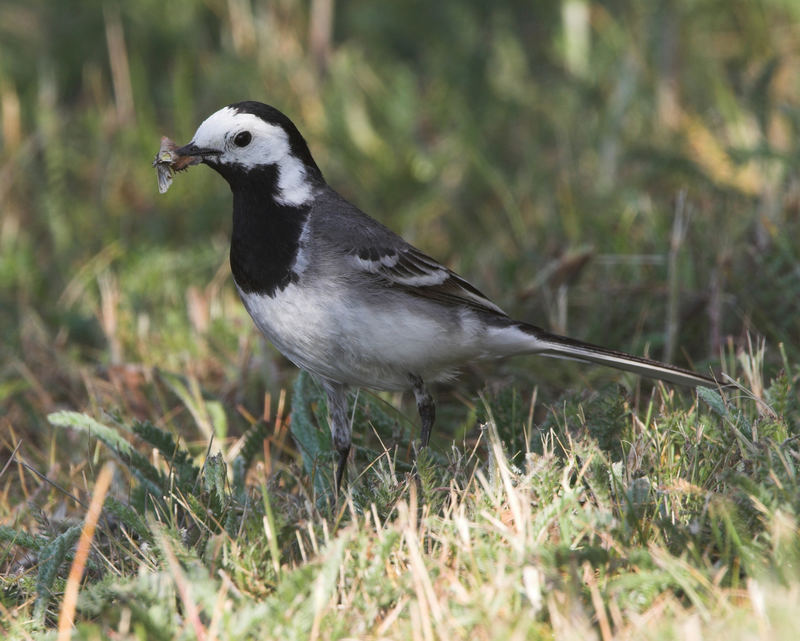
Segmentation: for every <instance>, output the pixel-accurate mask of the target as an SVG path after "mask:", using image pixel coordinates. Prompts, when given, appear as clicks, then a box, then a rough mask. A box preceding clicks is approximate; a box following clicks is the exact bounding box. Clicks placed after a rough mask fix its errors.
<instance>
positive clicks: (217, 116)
mask: <svg viewBox="0 0 800 641" xmlns="http://www.w3.org/2000/svg"><path fill="white" fill-rule="evenodd" d="M244 132H247V133H249V134H250V141H249V142H248V143H247V144H246V145H245V146H243V147H242V146H239V145H237V144H236V142H235V140H236V136H237V135H239V134H242V133H244ZM192 143H193V144H195V145H197V146H198V147H200V148H202V149H214V150H216V151H219V152H220V155H219V156H217V157H216V158H215V162H217V163H219V164H221V165H238V166H239V167H242V169H244V170H249V169H255V168H257V167H263V166H265V165H276V166H277V167H278V193H276V194H275V200H276V202H278V203H279V204H281V205H290V206H298V205H303V204H305V203H306V202H308V200H310V198H311V196H312V192H313V189H312V185H311V183H310V182H309V181H308V179H307V175H306V169H305V166H304V165H303V163H302V161H301V160H300V159H299V158H297V157H296V156H294V155H292V150H291V147H290V145H289V137H288V135H287V133H286V131H285V130H284V129H283V127H280V126H278V125H273V124H270V123H268V122H265V121H264V120H262V119H261V118H259V117H258V116H256V115H254V114H249V113H239V112H237V111H236V110H235V109H232V108H231V107H223V108H222V109H220V110H219V111H217V112H216V113H213V114H211V115H210V116H209V117H208V118H206V119H205V120H204V121H203V122H202V124H201V125H200V126H199V127H198V128H197V131H196V132H195V134H194V138H193V139H192Z"/></svg>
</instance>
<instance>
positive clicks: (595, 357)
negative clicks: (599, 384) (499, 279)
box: [518, 323, 718, 387]
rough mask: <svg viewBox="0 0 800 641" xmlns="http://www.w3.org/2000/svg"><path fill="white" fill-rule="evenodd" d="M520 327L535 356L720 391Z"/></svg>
mask: <svg viewBox="0 0 800 641" xmlns="http://www.w3.org/2000/svg"><path fill="white" fill-rule="evenodd" d="M518 327H519V329H521V330H522V331H523V332H525V333H526V334H528V335H530V336H531V337H533V338H534V339H535V341H536V343H535V344H536V347H535V349H533V350H532V351H533V352H534V353H536V354H542V355H543V356H553V357H556V358H566V359H570V360H576V361H582V362H584V363H597V364H599V365H607V366H608V367H614V368H616V369H621V370H625V371H627V372H634V373H636V374H640V375H642V376H646V377H647V378H655V379H658V380H662V381H668V382H670V383H678V384H679V385H689V386H691V387H698V386H700V387H717V385H718V384H717V382H716V381H715V380H714V379H713V378H709V377H708V376H703V375H702V374H696V373H695V372H690V371H689V370H687V369H683V368H681V367H675V366H674V365H668V364H667V363H660V362H659V361H654V360H651V359H649V358H642V357H641V356H633V355H632V354H626V353H625V352H618V351H616V350H613V349H608V348H606V347H600V346H599V345H592V344H591V343H584V342H583V341H579V340H575V339H574V338H568V337H566V336H559V335H558V334H551V333H550V332H547V331H545V330H543V329H541V328H539V327H536V326H535V325H528V324H527V323H519V324H518Z"/></svg>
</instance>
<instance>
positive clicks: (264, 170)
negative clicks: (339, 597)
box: [154, 102, 715, 488]
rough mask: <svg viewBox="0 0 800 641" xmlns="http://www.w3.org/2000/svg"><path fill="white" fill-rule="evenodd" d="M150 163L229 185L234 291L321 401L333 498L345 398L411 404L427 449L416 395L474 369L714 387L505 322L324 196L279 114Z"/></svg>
mask: <svg viewBox="0 0 800 641" xmlns="http://www.w3.org/2000/svg"><path fill="white" fill-rule="evenodd" d="M163 149H164V148H163V144H162V150H163ZM159 156H160V157H161V160H159V157H157V158H156V163H154V164H158V163H161V164H162V165H164V164H167V165H168V166H169V168H170V169H173V168H174V169H184V168H186V167H187V166H189V165H192V164H197V163H204V164H206V165H208V166H209V167H211V168H212V169H214V170H216V171H217V172H218V173H219V174H221V175H222V177H223V178H225V180H227V181H228V184H229V185H230V188H231V191H232V192H233V234H232V237H231V253H230V262H231V270H232V272H233V278H234V281H235V283H236V288H237V289H238V290H239V295H240V296H241V298H242V301H243V302H244V306H245V307H246V308H247V311H248V312H249V313H250V316H251V317H252V318H253V321H254V322H255V324H256V326H257V327H258V329H259V330H260V331H261V333H262V334H263V335H264V336H265V337H266V338H267V339H269V340H270V341H271V342H272V344H273V345H275V347H277V348H278V349H279V350H280V351H281V352H282V353H283V354H284V355H285V356H286V357H287V358H288V359H289V360H290V361H292V362H293V363H295V364H296V365H297V366H298V367H301V368H302V369H304V370H306V371H308V372H310V373H311V374H313V375H314V376H315V377H316V378H317V380H318V381H319V382H320V383H321V384H322V386H323V388H324V389H325V392H326V393H327V398H328V409H329V412H330V428H331V434H332V437H333V444H334V447H335V448H336V450H337V452H338V453H339V464H338V468H337V472H336V487H337V488H340V487H341V483H342V477H343V474H344V470H345V467H346V463H347V457H348V454H349V452H350V440H351V435H350V422H349V419H348V411H347V390H348V388H349V387H367V388H370V389H376V390H409V389H410V390H413V392H414V396H415V397H416V401H417V407H418V409H419V414H420V418H421V421H422V429H421V440H422V445H423V446H426V445H427V444H428V440H429V438H430V434H431V428H432V427H433V422H434V416H435V406H434V402H433V398H432V397H431V395H430V394H429V393H428V390H427V388H426V387H425V383H426V382H430V381H441V380H446V379H448V378H451V377H452V376H453V375H454V373H455V372H456V371H457V369H458V367H459V366H461V365H463V364H464V363H467V362H469V361H473V360H478V359H486V358H496V357H503V356H513V355H517V354H542V355H544V356H555V357H559V358H566V359H572V360H578V361H583V362H589V363H599V364H601V365H608V366H610V367H615V368H618V369H622V370H627V371H630V372H635V373H637V374H641V375H643V376H647V377H650V378H656V379H661V380H664V381H669V382H672V383H679V384H683V385H691V386H706V387H713V386H715V382H714V380H712V379H711V378H708V377H706V376H702V375H700V374H696V373H694V372H690V371H688V370H684V369H681V368H678V367H674V366H672V365H667V364H665V363H659V362H657V361H653V360H650V359H647V358H641V357H638V356H632V355H630V354H625V353H623V352H618V351H615V350H611V349H606V348H604V347H598V346H596V345H590V344H588V343H584V342H582V341H578V340H575V339H572V338H567V337H565V336H558V335H556V334H551V333H550V332H547V331H545V330H543V329H541V328H539V327H536V326H534V325H529V324H528V323H524V322H520V321H516V320H514V319H512V318H510V317H509V316H507V315H506V314H505V313H504V312H503V310H501V309H500V308H499V307H498V306H497V305H495V304H494V303H493V302H492V301H490V300H489V299H488V298H486V297H485V296H484V295H483V294H481V292H479V291H478V290H477V289H476V288H475V287H473V286H472V285H470V284H469V283H468V282H467V281H466V280H464V279H463V278H461V277H460V276H458V275H457V274H455V273H453V272H452V271H450V270H449V269H447V268H446V267H444V266H443V265H441V264H440V263H439V262H437V261H436V260H434V259H432V258H430V257H429V256H426V255H425V254H423V253H422V252H421V251H419V250H418V249H416V248H415V247H412V246H411V245H409V244H408V243H407V242H405V241H404V240H403V239H402V238H400V237H399V236H398V235H397V234H395V233H393V232H392V231H390V230H389V229H387V228H386V227H384V226H383V225H382V224H380V223H379V222H377V221H375V220H373V219H372V218H370V217H369V216H367V215H366V214H365V213H363V212H362V211H361V210H359V209H358V208H357V207H355V206H354V205H352V204H351V203H349V202H347V201H346V200H345V199H344V198H342V197H341V196H340V195H339V194H338V193H336V192H335V191H334V190H333V189H332V188H331V187H330V186H328V184H327V183H326V182H325V179H324V178H323V177H322V172H320V170H319V167H317V164H316V163H315V162H314V159H313V158H312V156H311V153H310V152H309V150H308V146H307V144H306V141H305V140H304V139H303V136H302V135H301V134H300V132H299V131H298V130H297V128H296V127H295V125H294V124H293V123H292V121H291V120H289V118H287V117H286V116H285V115H284V114H282V113H281V112H280V111H278V110H277V109H275V108H274V107H270V106H269V105H265V104H262V103H260V102H239V103H236V104H233V105H230V106H228V107H224V108H223V109H220V110H219V111H217V112H216V113H214V114H212V115H211V116H209V117H208V118H207V119H206V120H205V121H204V122H203V123H202V124H201V125H200V127H199V128H198V129H197V131H196V132H195V135H194V138H192V141H191V142H190V143H189V144H188V145H185V146H183V147H180V148H177V149H170V150H169V151H168V152H167V153H166V155H165V156H161V154H160V155H159ZM160 169H161V168H160ZM160 176H161V174H160ZM170 178H171V174H170ZM161 186H162V187H163V189H162V191H166V188H167V187H168V186H169V183H168V182H167V183H166V184H165V185H161Z"/></svg>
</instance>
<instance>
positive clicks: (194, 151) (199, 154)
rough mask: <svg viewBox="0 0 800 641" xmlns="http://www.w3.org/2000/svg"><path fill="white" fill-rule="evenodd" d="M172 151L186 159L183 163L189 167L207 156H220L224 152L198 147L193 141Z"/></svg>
mask: <svg viewBox="0 0 800 641" xmlns="http://www.w3.org/2000/svg"><path fill="white" fill-rule="evenodd" d="M172 153H173V154H174V155H175V156H177V157H178V158H180V159H184V160H183V163H181V164H183V165H184V166H187V167H188V166H189V165H196V164H197V163H200V162H203V161H204V160H205V159H206V158H209V157H212V156H219V155H220V154H221V153H222V152H221V151H218V150H217V149H210V148H207V147H206V148H204V147H198V146H197V145H195V144H194V143H193V142H190V143H189V144H188V145H184V146H183V147H178V148H177V149H175V150H174V151H173V152H172Z"/></svg>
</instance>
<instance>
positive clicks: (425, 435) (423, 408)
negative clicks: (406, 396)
mask: <svg viewBox="0 0 800 641" xmlns="http://www.w3.org/2000/svg"><path fill="white" fill-rule="evenodd" d="M411 382H412V383H413V384H414V398H416V399H417V411H419V417H420V419H421V421H422V430H421V431H420V437H421V440H422V447H428V441H430V440H431V430H432V429H433V422H434V421H435V420H436V405H435V404H434V402H433V396H431V394H430V392H429V391H428V389H427V388H426V387H425V383H424V382H423V381H422V379H421V378H420V377H419V376H414V375H412V376H411Z"/></svg>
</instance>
